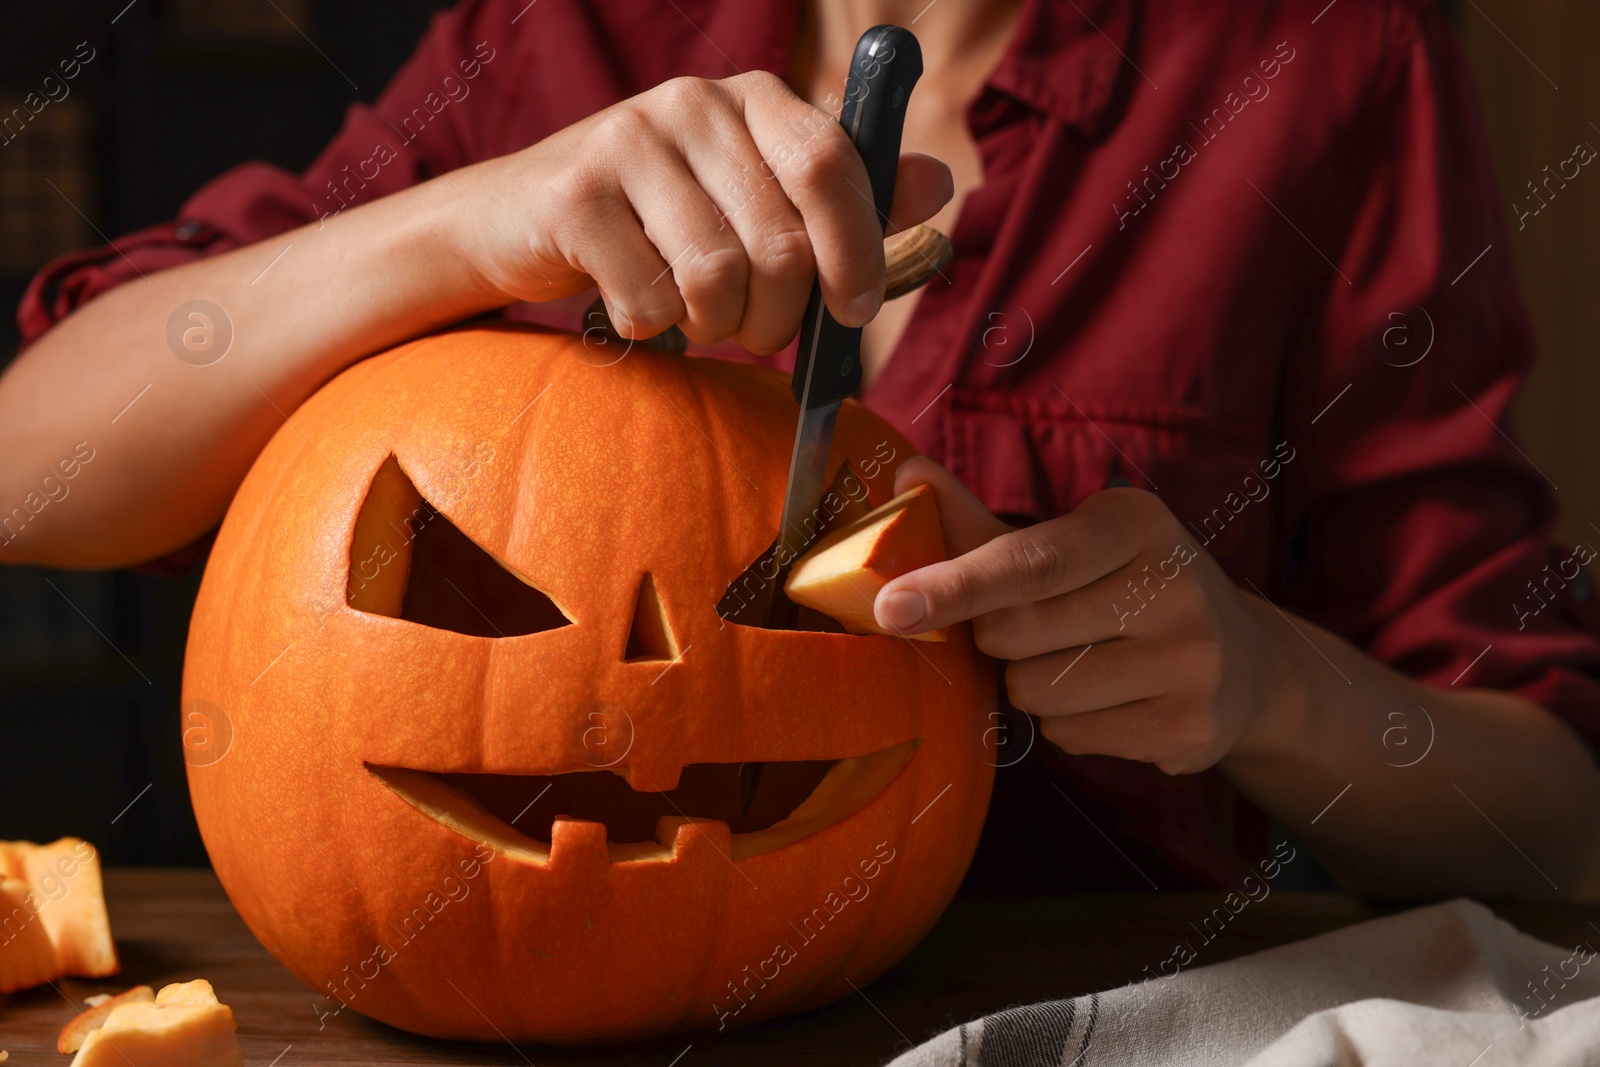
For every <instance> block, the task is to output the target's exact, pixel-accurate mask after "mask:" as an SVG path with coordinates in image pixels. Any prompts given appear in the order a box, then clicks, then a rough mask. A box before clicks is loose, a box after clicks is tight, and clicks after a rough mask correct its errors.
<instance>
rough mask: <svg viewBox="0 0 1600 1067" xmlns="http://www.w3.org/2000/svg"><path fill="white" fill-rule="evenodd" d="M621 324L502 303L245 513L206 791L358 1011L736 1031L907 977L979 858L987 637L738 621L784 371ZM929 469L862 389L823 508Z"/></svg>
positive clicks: (290, 447) (321, 417) (310, 443)
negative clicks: (611, 333) (692, 349)
mask: <svg viewBox="0 0 1600 1067" xmlns="http://www.w3.org/2000/svg"><path fill="white" fill-rule="evenodd" d="M619 348H620V346H616V345H615V343H613V346H612V347H610V348H609V349H605V350H599V349H596V348H594V347H590V346H586V345H584V344H583V343H582V342H581V341H580V340H579V339H577V338H575V337H571V336H568V335H565V334H559V333H551V332H547V331H539V330H531V329H518V328H512V327H504V328H498V327H497V328H486V329H471V330H462V331H458V332H454V333H449V334H445V335H442V336H438V337H433V338H428V339H424V340H421V341H417V342H414V343H412V344H409V345H406V346H404V347H402V348H399V349H396V350H395V351H393V352H390V353H387V354H385V355H382V356H379V357H376V358H373V359H370V360H367V361H365V362H363V363H361V364H358V365H357V366H355V367H353V368H351V369H350V370H349V371H347V372H345V373H344V374H343V375H341V376H340V377H339V378H338V379H336V380H335V381H334V382H332V383H331V384H330V385H328V386H327V387H326V388H324V389H323V390H322V391H321V392H320V393H318V394H317V395H316V396H314V397H313V398H312V399H311V400H310V401H308V402H307V403H306V404H305V405H304V406H303V407H302V408H301V409H300V410H299V411H297V412H295V413H294V415H293V416H292V417H291V418H290V419H289V421H288V423H287V424H286V425H285V426H284V427H283V428H282V429H281V430H280V431H279V433H278V434H277V435H276V437H274V438H273V440H272V442H271V443H270V444H269V445H268V447H267V449H266V450H265V451H264V452H263V453H262V455H261V457H260V459H259V460H258V461H257V462H256V464H255V466H254V468H253V469H252V470H251V472H250V474H249V477H248V478H247V479H246V480H245V483H244V485H243V486H242V487H241V488H240V490H239V493H238V496H237V498H236V499H235V501H234V503H233V507H232V509H231V511H230V512H229V514H228V517H227V520H226V521H225V522H224V524H223V526H222V530H221V533H220V534H219V536H218V538H217V542H216V547H215V549H214V550H213V553H212V556H211V561H210V565H209V567H208V569H207V572H206V575H205V581H204V584H203V585H202V587H201V591H200V597H199V601H198V603H197V605H196V608H195V614H194V620H193V624H192V629H191V633H190V638H189V649H188V663H187V668H186V673H185V677H184V698H185V714H186V716H187V720H188V725H189V726H190V732H189V733H186V744H189V745H190V749H191V752H190V755H191V758H190V761H189V762H190V769H189V780H190V788H191V791H192V794H193V799H194V806H195V811H196V814H197V816H198V818H199V823H200V829H201V832H202V834H203V835H204V838H205V843H206V847H207V849H208V850H209V852H210V855H211V858H212V861H213V863H214V864H215V867H216V871H217V874H218V876H219V877H220V878H221V880H222V883H223V885H224V887H225V888H226V889H227V891H228V894H229V896H230V897H231V898H232V900H233V902H234V903H235V905H236V906H237V907H238V909H239V912H240V913H241V914H242V915H243V917H244V919H245V921H246V922H247V923H248V924H249V926H250V928H251V930H252V931H254V933H255V934H256V936H257V937H259V938H260V939H261V941H262V943H263V944H265V945H266V947H267V948H268V949H270V950H271V951H272V952H273V953H274V954H275V955H276V956H277V957H278V958H279V959H280V960H282V961H283V962H284V963H285V964H286V965H287V966H288V967H289V968H290V969H291V970H293V971H294V972H295V974H297V975H298V976H299V977H300V978H302V979H303V980H304V981H306V982H307V983H309V984H310V985H311V986H312V987H313V988H314V989H316V990H318V991H319V992H320V993H322V994H323V995H324V996H325V997H326V998H327V1001H326V1003H327V1010H329V1011H342V1010H343V1008H344V1007H349V1008H350V1009H352V1010H354V1011H358V1012H362V1013H365V1014H367V1015H371V1016H374V1017H376V1018H378V1019H382V1020H384V1021H386V1022H389V1023H392V1024H394V1025H396V1026H400V1027H403V1028H405V1029H408V1030H413V1031H416V1032H419V1033H425V1034H431V1035H438V1036H447V1037H468V1038H481V1039H489V1040H499V1039H503V1038H510V1039H519V1040H522V1039H525V1040H537V1041H547V1042H583V1041H595V1040H615V1039H622V1038H626V1037H632V1036H638V1035H642V1034H648V1033H654V1032H660V1031H665V1030H672V1029H679V1028H689V1027H700V1026H712V1027H716V1026H719V1025H721V1026H728V1025H734V1024H744V1023H747V1022H750V1021H753V1020H756V1019H760V1018H764V1017H767V1016H771V1015H773V1014H776V1013H779V1012H783V1011H791V1010H796V1009H799V1008H803V1007H807V1006H811V1005H815V1004H818V1003H821V1002H824V1001H826V1000H829V999H831V998H834V997H836V996H839V995H841V994H842V993H845V992H848V991H849V988H850V986H849V983H850V982H854V983H856V984H857V985H860V984H862V983H864V982H866V981H868V980H869V979H871V978H872V977H874V976H875V975H877V974H879V973H880V972H882V971H883V970H884V969H886V968H887V967H889V966H890V965H891V964H892V963H893V962H894V961H895V960H896V959H898V958H899V957H900V956H901V955H902V954H904V953H905V952H906V951H908V950H909V949H910V948H911V946H912V945H913V944H915V943H916V941H917V940H918V939H919V938H920V937H921V936H922V935H923V933H924V932H925V931H926V930H927V928H928V927H929V926H930V925H931V924H932V923H933V921H934V920H935V918H937V916H938V914H939V912H940V911H941V909H942V908H943V907H944V905H945V903H946V902H947V901H948V900H949V898H950V896H951V894H952V893H953V892H954V891H955V888H956V886H957V883H958V882H959V880H960V878H961V876H962V874H963V872H964V870H965V868H966V866H967V863H968V861H969V860H970V858H971V855H972V851H973V848H974V846H975V844H976V841H977V837H978V832H979V828H980V826H981V824H982V822H983V816H984V812H985V809H986V806H987V802H988V795H989V788H990V785H991V782H992V778H993V767H992V760H991V759H990V758H989V753H988V751H987V749H986V745H985V737H984V732H983V729H984V727H985V726H986V725H987V722H986V717H985V714H986V712H988V711H989V710H990V709H991V708H992V706H993V701H994V681H993V675H992V672H991V668H990V667H989V666H988V664H987V663H986V662H985V661H984V660H983V658H982V657H981V656H979V655H978V654H977V653H976V652H975V651H974V649H973V646H972V643H971V638H970V635H969V634H968V633H967V631H966V629H965V628H956V629H953V630H952V631H951V633H950V636H949V640H947V641H944V642H911V641H907V640H904V639H902V638H899V637H892V636H877V635H872V636H857V635H853V634H847V633H843V632H827V631H826V630H825V629H823V628H820V627H822V626H824V625H825V623H817V622H816V620H813V623H815V624H816V625H817V626H818V627H819V628H817V629H809V630H808V629H797V630H784V631H778V630H768V629H761V628H757V627H754V626H749V625H741V624H739V623H738V622H736V621H733V620H732V619H729V618H725V617H724V615H726V614H728V612H727V611H726V609H724V611H723V612H722V613H720V614H719V610H718V604H719V603H721V602H724V598H725V595H731V593H730V590H729V583H730V581H731V580H732V579H734V578H735V577H736V576H737V575H739V574H740V573H741V572H743V571H744V570H745V568H746V566H747V565H748V564H749V563H750V562H751V561H752V560H755V559H757V558H758V557H759V556H760V555H761V553H762V551H763V550H764V549H765V548H767V546H768V545H769V544H770V543H771V541H772V538H773V534H774V531H775V528H776V525H777V521H778V511H779V508H780V504H781V499H782V495H783V487H784V477H785V472H786V467H787V461H788V454H789V446H790V444H791V442H792V435H793V422H794V411H795V409H794V404H793V401H792V400H791V399H789V397H788V385H787V382H786V381H785V380H784V378H783V377H782V376H780V375H778V374H776V373H773V372H772V371H769V370H765V369H762V368H755V367H748V366H741V365H736V364H732V363H726V362H721V361H715V360H707V359H695V358H686V357H677V356H669V355H664V354H659V353H652V352H646V351H644V350H642V349H637V348H636V349H635V350H633V351H632V352H630V353H628V354H627V355H626V357H625V358H622V359H615V358H614V355H610V354H607V355H606V358H603V359H602V358H600V356H601V355H602V354H605V353H612V354H614V353H615V352H616V351H617V350H618V349H619ZM910 454H912V450H911V447H910V446H909V445H908V444H907V443H906V441H905V440H904V439H903V438H901V437H900V436H899V435H898V434H896V433H895V432H894V431H893V430H891V429H890V428H889V427H888V426H887V425H885V424H884V423H883V422H882V420H880V419H878V418H877V417H875V416H874V415H872V414H871V413H869V412H867V411H866V410H865V409H864V408H862V407H860V406H859V405H856V404H855V403H854V402H851V403H849V404H847V405H846V407H845V408H844V410H843V411H842V412H841V415H840V418H839V423H838V432H837V437H836V440H835V445H834V452H833V459H832V463H833V464H834V466H835V468H836V472H834V481H833V486H834V488H833V490H832V491H831V492H830V494H829V496H828V497H827V498H825V500H824V509H823V510H825V511H827V512H828V513H829V514H830V515H831V514H833V513H836V512H838V513H842V512H845V511H847V510H848V511H850V512H851V513H852V514H854V513H857V512H860V511H864V510H866V509H867V508H868V507H871V506H877V505H880V504H882V503H884V502H885V501H887V500H888V499H889V498H890V497H891V496H892V486H893V477H894V467H895V466H896V465H897V464H898V463H899V462H900V461H901V460H903V459H904V458H905V457H907V456H909V455H910ZM826 517H827V516H824V518H826ZM834 629H837V627H835V628H834ZM751 762H759V763H761V764H763V766H764V770H763V771H762V773H761V774H760V776H759V779H758V781H759V787H758V788H757V789H756V791H755V793H754V796H753V797H750V796H744V797H741V789H740V782H741V780H742V778H743V776H742V775H741V767H742V766H743V765H745V764H747V763H751ZM742 801H743V802H742Z"/></svg>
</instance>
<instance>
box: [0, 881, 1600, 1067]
mask: <svg viewBox="0 0 1600 1067" xmlns="http://www.w3.org/2000/svg"><path fill="white" fill-rule="evenodd" d="M106 895H107V899H108V903H109V905H110V910H111V921H112V926H113V928H114V930H115V932H116V935H117V943H118V946H119V947H120V949H121V951H122V960H123V974H122V975H121V976H120V978H119V979H118V980H117V982H116V983H97V982H78V981H65V982H60V983H58V987H59V992H58V991H57V990H53V989H51V988H49V987H44V988H42V989H37V990H31V991H28V992H26V993H19V994H17V995H15V996H13V997H12V998H11V1000H10V1002H9V1003H8V1004H6V1005H5V1006H4V1008H3V1009H0V1048H4V1049H8V1050H9V1051H10V1052H11V1060H10V1062H9V1063H8V1064H7V1065H6V1067H33V1065H35V1064H49V1065H52V1067H65V1065H66V1064H67V1063H68V1062H69V1061H68V1060H67V1059H66V1057H64V1056H60V1055H58V1054H57V1053H56V1051H55V1036H56V1033H57V1032H58V1031H59V1030H60V1028H61V1026H62V1024H63V1023H65V1022H66V1021H67V1020H68V1019H70V1018H71V1017H72V1016H73V1014H74V1013H75V1011H76V1010H77V1008H75V1007H74V1005H73V1004H70V1003H68V998H70V999H71V1000H72V1001H73V1002H75V1003H81V1001H82V1000H83V998H84V997H86V996H89V995H90V994H92V993H95V992H100V991H105V990H116V989H121V988H125V987H126V986H128V985H133V984H137V983H146V984H149V985H152V986H156V987H159V986H160V985H162V984H163V983H165V982H169V981H179V980H184V979H189V978H197V977H200V978H207V979H209V980H210V981H211V982H212V984H213V985H215V986H216V988H217V992H218V993H219V995H220V996H221V997H222V999H223V1001H224V1002H226V1003H227V1004H229V1005H231V1006H232V1007H233V1011H234V1014H235V1017H236V1018H237V1020H238V1024H239V1043H240V1045H241V1046H242V1047H243V1049H244V1055H245V1062H246V1064H248V1065H250V1067H269V1065H274V1067H296V1065H299V1064H335V1063H337V1064H355V1065H360V1067H365V1065H378V1064H462V1065H467V1064H508V1065H517V1064H525V1063H536V1064H539V1065H541V1067H543V1065H545V1064H565V1063H601V1064H640V1065H645V1067H673V1065H677V1067H712V1065H714V1064H730V1065H732V1064H740V1065H748V1064H780V1063H781V1064H807V1065H809V1064H817V1065H821V1064H879V1063H882V1062H883V1061H884V1060H886V1059H888V1058H889V1057H890V1056H892V1055H894V1054H895V1053H897V1052H899V1051H901V1050H903V1049H905V1048H907V1047H908V1046H910V1045H911V1044H912V1043H914V1042H918V1041H922V1040H924V1039H926V1038H928V1037H930V1036H932V1035H933V1034H935V1033H938V1032H939V1031H941V1030H943V1029H946V1028H947V1027H949V1026H951V1025H954V1024H955V1023H957V1022H960V1021H963V1020H965V1019H968V1018H971V1017H973V1016H976V1015H981V1014H983V1013H985V1012H989V1011H993V1010H995V1009H998V1008H1002V1007H1005V1006H1007V1005H1010V1004H1016V1003H1020V1002H1026V1001H1032V1000H1042V999H1048V998H1051V997H1062V996H1074V995H1077V994H1081V993H1087V992H1089V991H1091V990H1097V989H1107V988H1111V987H1113V986H1117V985H1121V984H1123V983H1125V982H1129V981H1133V980H1136V979H1138V978H1140V977H1141V976H1142V975H1143V973H1144V969H1145V968H1146V967H1149V968H1151V970H1152V971H1153V970H1154V969H1155V967H1156V966H1157V964H1158V963H1159V962H1160V961H1161V960H1163V959H1165V958H1166V957H1167V956H1169V955H1170V954H1171V952H1172V948H1173V946H1174V945H1175V944H1176V943H1177V942H1178V941H1179V940H1183V939H1187V940H1189V941H1190V942H1191V943H1194V942H1196V941H1197V940H1198V939H1197V938H1196V936H1195V933H1194V931H1193V929H1192V928H1191V927H1190V925H1189V924H1190V922H1191V921H1194V922H1198V921H1199V920H1200V919H1201V918H1203V917H1204V916H1205V915H1207V914H1209V912H1210V911H1211V909H1212V907H1214V906H1216V905H1217V904H1219V903H1220V902H1221V899H1222V895H1221V894H1214V893H1150V894H1138V895H1133V894H1129V895H1117V896H1076V897H1059V898H1051V899H1041V898H1016V899H1005V900H993V901H987V902H982V903H979V902H968V901H962V902H957V903H956V904H955V905H954V906H952V907H951V909H950V910H949V911H948V912H947V913H946V914H945V916H944V918H943V919H942V920H941V921H940V922H939V925H938V926H937V927H935V928H934V930H933V932H932V933H931V934H930V935H929V936H928V938H927V940H926V941H924V942H923V943H922V945H921V946H919V947H918V948H917V950H916V951H915V952H913V953H912V954H911V955H910V956H909V957H907V958H906V959H905V960H904V961H902V962H901V963H900V964H899V966H897V967H895V968H894V969H893V970H891V971H890V972H889V973H888V974H886V975H884V976H883V977H882V978H880V979H879V980H878V981H876V982H874V983H873V984H872V985H870V986H867V987H866V988H865V989H864V990H862V992H861V995H859V996H854V997H850V998H847V999H845V1000H842V1001H839V1002H838V1003H836V1004H833V1005H830V1006H828V1007H826V1008H822V1009H819V1010H817V1011H813V1012H809V1013H807V1014H805V1015H801V1016H795V1017H792V1018H789V1019H780V1020H775V1021H773V1022H769V1023H765V1024H762V1025H758V1026H754V1027H750V1028H748V1029H745V1030H739V1031H732V1032H729V1033H724V1034H716V1033H701V1034H687V1035H682V1036H676V1037H667V1038H662V1039H660V1040H656V1041H650V1042H644V1043H639V1044H634V1045H627V1046H619V1047H614V1048H587V1049H551V1048H544V1047H525V1048H521V1049H518V1048H513V1047H512V1046H510V1045H498V1046H497V1045H471V1044H459V1043H452V1042H444V1041H433V1040H428V1039H424V1038H416V1037H412V1036H410V1035H408V1034H404V1033H401V1032H400V1031H398V1030H393V1029H391V1028H389V1027H387V1026H384V1025H382V1024H380V1023H375V1022H372V1021H370V1020H367V1019H364V1018H362V1017H360V1016H358V1015H355V1014H354V1013H351V1012H346V1013H343V1014H341V1015H340V1016H338V1017H337V1018H333V1019H330V1020H329V1021H328V1024H327V1026H326V1027H325V1028H323V1029H320V1030H319V1029H318V1016H317V1013H316V1010H315V1007H314V1005H315V1004H316V1003H320V1001H319V1000H318V999H317V998H316V996H315V994H314V993H313V992H312V991H311V990H310V989H308V988H307V987H306V986H304V985H302V984H301V983H300V982H299V981H298V980H297V979H295V978H294V977H293V976H292V975H290V974H289V972H288V971H286V970H284V969H283V968H282V967H281V966H279V965H278V963H277V962H276V961H275V960H273V959H272V957H271V956H269V955H267V953H266V951H265V950H264V949H262V948H261V946H260V945H258V944H257V943H256V941H255V939H254V938H253V937H251V936H250V934H249V932H248V931H247V930H246V929H245V926H244V923H243V922H241V921H240V919H239V917H238V915H237V914H236V913H235V912H234V910H233V907H232V906H231V905H230V904H229V903H228V900H227V898H226V897H225V896H223V894H222V890H221V888H220V887H219V886H218V885H217V882H216V879H215V878H214V877H213V876H212V875H211V873H210V872H209V871H199V870H150V869H124V870H111V871H108V872H107V874H106ZM1496 910H1497V911H1499V912H1500V914H1501V915H1502V916H1503V917H1505V918H1507V919H1509V920H1510V921H1511V922H1513V923H1515V924H1516V925H1518V926H1520V927H1521V928H1522V929H1524V930H1526V931H1528V932H1529V933H1532V934H1535V935H1536V936H1539V937H1543V938H1545V939H1546V940H1549V941H1553V942H1555V943H1557V944H1561V945H1575V944H1577V943H1578V942H1580V941H1588V942H1590V943H1591V944H1592V943H1593V942H1594V941H1595V939H1596V934H1595V932H1594V930H1595V928H1594V927H1591V926H1590V925H1589V922H1590V921H1591V920H1594V921H1596V922H1597V924H1600V908H1595V907H1592V906H1591V907H1583V906H1577V905H1511V906H1506V907H1501V908H1497V909H1496ZM1375 914H1377V912H1376V911H1375V910H1374V909H1372V908H1369V907H1367V906H1364V905H1361V904H1359V903H1357V902H1356V901H1355V900H1353V899H1352V898H1350V897H1346V896H1341V895H1339V894H1333V893H1290V892H1286V891H1279V892H1274V893H1272V894H1271V895H1270V896H1269V897H1267V898H1265V899H1264V900H1262V901H1260V902H1259V903H1252V904H1250V905H1249V906H1247V907H1246V908H1245V909H1244V910H1243V911H1241V912H1240V913H1239V915H1238V916H1237V918H1235V919H1234V920H1233V921H1232V922H1231V923H1230V924H1229V925H1228V927H1227V928H1226V929H1225V931H1224V932H1223V933H1222V934H1221V936H1219V937H1217V939H1216V940H1214V941H1212V942H1210V943H1209V944H1206V945H1204V946H1203V947H1202V948H1201V950H1200V952H1201V955H1200V959H1199V960H1197V961H1196V965H1201V964H1206V963H1217V962H1220V961H1222V960H1225V959H1229V958H1231V957H1234V956H1240V955H1244V954H1245V953H1248V952H1254V951H1257V950H1259V949H1263V948H1267V947H1269V946H1272V945H1278V944H1283V943H1285V942H1288V941H1294V940H1298V939H1300V938H1304V937H1310V936H1312V935H1314V934H1319V933H1324V932H1326V931H1329V930H1333V929H1336V928H1338V927H1341V926H1345V925H1347V924H1349V923H1353V922H1359V921H1360V920H1362V919H1365V918H1369V917H1371V916H1373V915H1375ZM680 1057H681V1059H680Z"/></svg>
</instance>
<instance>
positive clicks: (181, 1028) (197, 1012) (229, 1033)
mask: <svg viewBox="0 0 1600 1067" xmlns="http://www.w3.org/2000/svg"><path fill="white" fill-rule="evenodd" d="M129 992H130V993H131V992H132V990H130V991H129ZM126 995H127V994H124V996H126ZM103 1006H105V1005H103ZM71 1067H244V1057H243V1056H242V1055H241V1054H240V1052H239V1039H238V1038H237V1037H236V1036H235V1034H234V1023H233V1011H232V1010H231V1009H230V1008H229V1007H228V1006H227V1005H226V1004H222V1003H219V1002H218V1001H217V995H216V993H215V992H214V991H213V990H212V988H211V983H210V982H207V981H206V980H205V979H203V978H199V979H196V980H194V981H193V982H183V983H180V984H176V985H169V986H165V987H164V988H162V990H161V992H159V993H157V994H156V995H155V999H154V1000H153V1001H133V1000H129V1001H124V1002H122V1003H120V1004H117V1005H115V1006H114V1007H112V1008H111V1011H110V1012H109V1013H108V1014H107V1015H106V1017H105V1019H104V1020H103V1021H102V1023H101V1025H100V1026H99V1028H98V1029H91V1030H90V1031H89V1032H88V1033H87V1034H86V1035H85V1036H84V1040H83V1047H82V1048H80V1049H79V1050H78V1055H77V1058H76V1059H74V1060H73V1061H72V1065H71Z"/></svg>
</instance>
